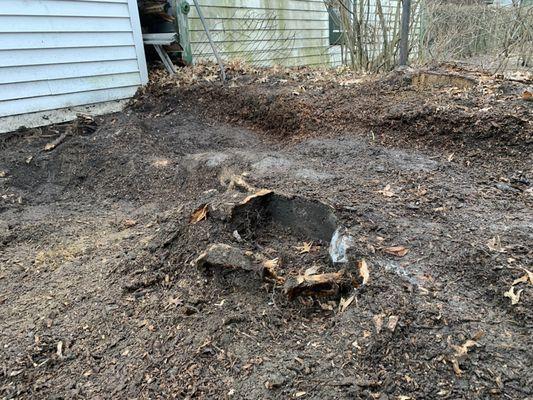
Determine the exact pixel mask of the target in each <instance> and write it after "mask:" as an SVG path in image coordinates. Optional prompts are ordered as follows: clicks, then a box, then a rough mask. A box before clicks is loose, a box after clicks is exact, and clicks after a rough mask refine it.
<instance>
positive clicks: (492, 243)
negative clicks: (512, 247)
mask: <svg viewBox="0 0 533 400" xmlns="http://www.w3.org/2000/svg"><path fill="white" fill-rule="evenodd" d="M487 247H488V248H489V249H490V250H492V251H497V252H498V253H504V252H505V249H504V248H503V247H502V243H501V241H500V237H499V236H498V235H496V236H494V237H493V238H492V239H490V240H489V241H488V242H487Z"/></svg>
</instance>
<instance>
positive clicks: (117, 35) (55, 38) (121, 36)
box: [0, 32, 133, 50]
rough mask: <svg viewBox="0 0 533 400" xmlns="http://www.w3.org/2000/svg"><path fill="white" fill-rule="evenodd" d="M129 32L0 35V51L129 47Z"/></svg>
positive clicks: (130, 39)
mask: <svg viewBox="0 0 533 400" xmlns="http://www.w3.org/2000/svg"><path fill="white" fill-rule="evenodd" d="M132 42H133V35H132V33H131V32H94V33H91V34H90V35H88V34H87V33H85V32H51V33H0V50H23V49H53V48H61V47H63V48H64V47H77V48H81V47H102V46H105V47H107V46H131V43H132Z"/></svg>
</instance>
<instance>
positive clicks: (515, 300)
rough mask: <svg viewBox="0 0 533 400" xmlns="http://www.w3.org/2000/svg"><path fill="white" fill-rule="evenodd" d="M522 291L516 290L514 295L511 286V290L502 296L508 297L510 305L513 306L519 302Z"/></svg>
mask: <svg viewBox="0 0 533 400" xmlns="http://www.w3.org/2000/svg"><path fill="white" fill-rule="evenodd" d="M523 290H524V289H520V290H518V291H517V292H516V293H515V291H514V286H511V288H510V289H509V290H508V291H507V292H505V293H504V294H503V295H504V296H505V297H508V298H510V299H511V305H513V306H514V305H515V304H518V302H519V301H520V294H521V293H522V291H523Z"/></svg>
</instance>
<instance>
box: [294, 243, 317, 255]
mask: <svg viewBox="0 0 533 400" xmlns="http://www.w3.org/2000/svg"><path fill="white" fill-rule="evenodd" d="M311 247H313V242H304V243H303V244H302V245H301V246H296V247H295V248H296V250H299V251H300V252H299V253H298V254H305V253H309V252H310V251H311Z"/></svg>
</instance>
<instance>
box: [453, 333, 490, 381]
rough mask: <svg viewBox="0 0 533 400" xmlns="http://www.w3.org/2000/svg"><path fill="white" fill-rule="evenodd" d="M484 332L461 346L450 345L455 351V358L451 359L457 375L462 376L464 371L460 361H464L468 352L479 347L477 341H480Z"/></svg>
mask: <svg viewBox="0 0 533 400" xmlns="http://www.w3.org/2000/svg"><path fill="white" fill-rule="evenodd" d="M483 334H484V332H483V331H478V332H476V334H475V335H474V336H473V338H472V339H468V340H467V341H466V342H464V343H463V344H462V345H461V346H457V345H453V344H450V346H451V347H452V349H454V354H453V357H452V358H451V359H450V361H451V363H452V367H453V371H454V372H455V374H456V375H458V376H461V374H462V373H463V371H462V370H461V368H460V367H459V361H462V360H464V359H465V358H466V355H467V354H468V350H469V349H470V348H471V347H473V346H477V340H478V339H480V338H481V337H482V336H483Z"/></svg>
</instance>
